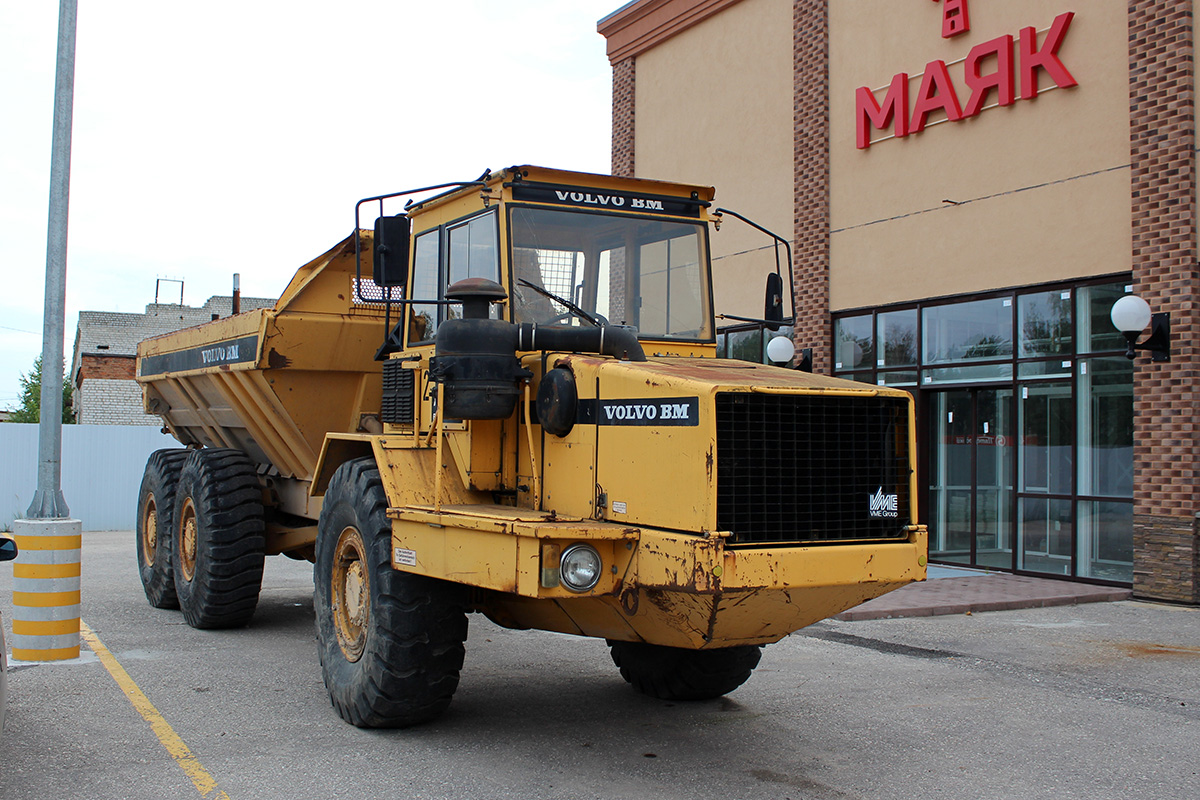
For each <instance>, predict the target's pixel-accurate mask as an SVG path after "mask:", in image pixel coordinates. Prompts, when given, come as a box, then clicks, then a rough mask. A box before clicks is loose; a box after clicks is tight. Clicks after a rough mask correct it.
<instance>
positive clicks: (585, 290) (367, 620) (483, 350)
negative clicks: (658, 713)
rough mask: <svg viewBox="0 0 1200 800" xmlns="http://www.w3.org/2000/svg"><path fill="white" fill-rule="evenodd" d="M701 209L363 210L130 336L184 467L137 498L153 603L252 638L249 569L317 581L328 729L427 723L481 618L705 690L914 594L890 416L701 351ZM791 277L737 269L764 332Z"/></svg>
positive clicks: (565, 187) (156, 466) (527, 191)
mask: <svg viewBox="0 0 1200 800" xmlns="http://www.w3.org/2000/svg"><path fill="white" fill-rule="evenodd" d="M406 195H407V196H409V197H410V200H409V202H408V203H406V204H404V205H403V207H402V208H400V206H399V204H400V203H401V202H402V199H403V198H404V197H405V196H406ZM416 195H421V197H422V199H420V200H419V201H416V202H414V201H413V200H412V199H411V197H413V196H416ZM713 196H714V192H713V190H712V189H711V188H708V187H702V186H690V185H682V184H674V183H664V182H658V181H648V180H638V179H627V178H615V177H610V176H602V175H589V174H582V173H575V172H566V171H560V170H550V169H544V168H539V167H512V168H510V169H507V170H503V171H500V172H488V173H485V174H484V175H483V176H481V177H480V178H479V179H478V180H475V181H467V182H464V183H458V184H446V185H444V186H435V187H424V188H423V189H419V190H414V191H413V192H406V193H399V194H396V195H386V196H383V197H375V198H368V199H367V200H364V201H362V202H360V203H359V205H358V207H357V208H356V214H355V216H356V223H355V231H354V233H353V235H351V236H350V237H349V238H348V239H346V240H345V241H343V242H341V243H340V244H338V245H337V246H336V247H334V248H333V249H332V250H330V251H329V252H327V253H325V254H324V255H323V256H321V257H320V258H317V259H316V260H314V261H312V262H311V263H309V264H307V265H305V266H304V267H302V268H301V269H300V271H299V272H297V273H296V276H295V277H294V278H293V279H292V281H291V283H290V284H289V285H288V287H287V289H286V291H285V292H284V293H283V295H282V297H280V299H279V301H278V303H276V305H275V307H274V308H270V309H260V310H255V311H251V312H247V313H243V314H237V315H235V316H232V317H229V318H226V319H221V320H216V321H214V322H211V323H208V324H205V325H201V326H198V327H195V328H191V329H188V330H183V331H180V332H177V333H173V334H168V335H166V336H161V337H158V338H155V339H150V340H148V341H146V342H144V343H143V344H142V346H141V347H140V349H139V351H138V380H139V381H140V382H141V384H142V387H143V391H144V399H145V407H146V409H147V411H148V412H150V413H154V414H157V415H159V416H161V417H162V419H163V420H164V421H165V423H166V427H167V428H168V429H169V430H170V432H171V433H172V434H174V436H175V437H176V438H177V439H178V440H179V441H180V442H181V443H182V444H183V445H185V447H183V448H180V449H177V450H162V451H159V452H157V453H154V454H153V455H152V456H151V458H150V460H149V463H148V464H147V465H146V473H145V477H144V479H143V483H142V488H141V492H140V496H139V498H138V523H137V559H138V566H139V569H140V572H141V578H142V582H143V585H144V587H145V590H146V596H147V598H148V599H149V601H150V603H151V604H152V605H153V606H155V607H159V608H174V607H178V608H180V609H181V610H182V612H183V615H184V617H185V619H186V620H187V622H188V623H189V624H190V625H192V626H194V627H197V628H220V627H231V626H240V625H244V624H246V623H247V622H248V621H249V620H250V618H251V616H252V614H253V613H254V608H255V605H256V603H257V600H258V594H259V591H260V587H261V584H262V574H263V562H264V557H265V556H267V555H275V554H283V555H286V556H290V557H293V558H300V559H307V560H310V561H312V562H313V564H314V583H315V589H314V606H315V610H316V622H317V638H318V650H319V655H320V663H321V668H322V671H323V674H324V680H325V685H326V687H327V688H328V690H329V695H330V698H331V700H332V703H333V706H334V707H335V708H336V709H337V712H338V713H339V714H340V715H341V716H342V717H343V718H344V719H346V720H347V721H349V722H351V723H353V724H354V725H358V726H363V727H402V726H407V725H412V724H415V723H420V722H424V721H427V720H430V719H432V718H434V717H436V716H437V715H438V714H440V713H441V712H443V711H444V710H445V709H446V707H447V706H448V705H449V703H450V701H451V697H452V696H453V694H454V691H455V689H456V687H457V685H458V681H459V672H460V670H461V668H462V664H463V657H464V642H465V640H466V635H467V614H468V613H471V612H478V613H481V614H484V615H485V616H487V617H488V618H489V619H490V620H492V621H494V622H495V623H497V624H499V625H502V626H505V627H508V628H516V629H529V628H535V629H539V630H546V631H557V632H560V633H568V634H576V635H580V636H593V637H599V638H603V639H605V640H607V642H608V645H609V647H610V652H611V656H612V660H613V661H614V662H615V664H616V666H617V667H618V668H619V669H620V673H621V675H622V676H623V677H624V678H625V680H626V681H628V682H629V683H630V684H632V685H633V686H634V687H636V688H637V689H638V690H640V691H642V692H644V693H647V694H649V695H652V696H655V697H659V698H668V699H706V698H713V697H717V696H720V695H723V694H725V693H727V692H730V691H732V690H733V689H735V688H737V687H738V686H739V685H741V684H742V683H743V682H744V681H745V680H746V679H747V678H748V677H749V676H750V673H751V671H752V670H753V669H754V668H755V666H757V664H758V661H759V656H760V653H761V649H762V647H763V646H764V645H766V644H770V643H771V642H775V641H778V640H779V639H781V638H782V637H784V636H786V635H788V634H789V633H791V632H793V631H796V630H798V629H800V628H803V627H805V626H806V625H809V624H811V623H813V622H816V621H818V620H821V619H824V618H826V617H829V616H831V615H833V614H836V613H838V612H840V611H842V610H844V609H847V608H850V607H852V606H855V605H857V604H859V603H861V602H863V601H865V600H868V599H870V598H873V597H876V596H878V595H881V594H884V593H885V592H888V591H890V590H892V589H895V588H897V587H899V586H902V585H904V584H907V583H909V582H911V581H916V580H923V579H924V577H925V560H926V547H927V536H926V531H925V529H924V528H923V527H922V526H920V525H918V524H916V509H915V503H914V495H915V474H914V469H913V465H914V452H915V448H914V423H913V407H912V400H911V398H910V396H909V395H908V394H906V393H904V392H900V391H895V390H891V389H887V388H883V387H875V386H868V385H863V384H858V383H851V382H847V381H842V380H836V379H832V378H827V377H822V376H818V375H813V374H811V373H809V372H806V371H803V370H800V369H789V368H783V367H779V366H766V365H761V364H754V363H748V362H743V361H733V360H726V359H720V360H718V359H717V358H716V350H717V345H716V342H717V336H716V327H715V326H716V318H715V315H714V310H713V308H714V304H713V297H712V279H711V278H712V276H711V261H710V257H709V237H710V228H712V229H716V228H719V226H720V220H721V219H722V218H725V217H726V216H727V215H732V216H734V217H737V218H738V219H744V218H742V217H741V216H740V215H737V214H734V213H733V212H726V211H724V210H721V209H713V208H712V200H713ZM389 206H390V208H389ZM397 208H400V210H399V213H390V212H393V211H396V210H397ZM364 216H371V217H373V223H370V222H367V221H366V220H364ZM730 224H732V223H730ZM751 224H752V225H753V223H751ZM754 227H756V228H757V227H758V226H756V225H755V226H754ZM759 230H760V231H763V232H764V233H766V231H765V230H764V229H762V228H759ZM716 235H719V234H716ZM775 239H776V243H775V245H774V246H775V247H776V249H777V251H778V248H779V247H780V246H781V245H782V246H784V247H786V243H785V242H783V240H782V239H779V238H778V237H775ZM770 246H771V245H770V244H769V243H768V245H767V247H766V248H765V249H768V250H769V249H770ZM781 261H782V259H779V258H777V267H776V271H775V272H773V273H769V274H767V275H765V276H757V277H755V276H748V280H754V281H755V282H757V281H759V280H761V279H762V278H763V277H765V278H766V284H767V302H766V305H765V308H764V314H763V318H762V319H761V320H757V321H759V322H761V323H762V324H763V325H765V326H767V327H768V328H770V329H772V330H776V329H778V328H779V327H780V326H781V325H787V324H790V323H791V322H792V320H790V319H787V318H785V317H784V315H783V310H784V308H785V307H786V306H788V305H789V304H790V298H789V297H787V295H786V293H785V291H784V289H783V283H784V270H781V269H780V268H779V267H778V264H779V263H780V262H781ZM783 263H786V264H789V265H790V255H789V256H788V257H787V260H786V261H783ZM788 272H790V270H788ZM789 283H790V280H789ZM740 319H745V318H740ZM784 343H786V346H785V347H784V348H783V349H784V350H785V352H784V355H783V358H782V359H777V360H782V361H786V360H787V359H788V358H789V357H790V352H791V348H790V342H787V341H786V340H784ZM771 349H772V352H773V353H774V352H776V351H777V350H778V349H779V346H778V345H775V344H773V345H772V348H771Z"/></svg>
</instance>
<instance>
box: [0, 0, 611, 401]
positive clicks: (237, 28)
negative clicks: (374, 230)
mask: <svg viewBox="0 0 1200 800" xmlns="http://www.w3.org/2000/svg"><path fill="white" fill-rule="evenodd" d="M79 5H80V8H79V22H78V41H77V45H76V59H75V111H74V145H73V148H72V159H71V199H70V233H69V244H68V254H67V314H66V348H65V349H66V353H65V358H66V361H67V366H68V368H69V366H70V358H71V348H72V345H73V343H74V337H75V326H76V321H77V317H78V313H79V311H81V310H88V311H125V312H141V311H143V310H144V309H145V306H146V304H147V303H150V302H153V300H154V290H155V280H156V279H157V278H172V279H179V280H182V281H183V282H184V292H183V297H184V302H185V303H186V304H188V305H193V306H195V305H201V304H202V303H203V302H204V301H205V300H207V299H208V298H209V297H210V296H212V295H215V294H226V295H227V294H229V293H230V291H231V286H232V275H233V273H235V272H237V273H240V274H241V290H242V294H243V295H244V296H255V297H277V296H278V295H279V294H280V293H281V292H282V291H283V288H284V287H285V286H286V285H287V281H288V279H289V278H290V277H291V276H292V274H293V273H294V272H295V270H296V269H297V268H298V267H300V266H301V265H302V264H304V263H305V262H307V261H308V260H309V259H311V258H313V257H315V256H317V255H320V254H321V253H322V252H324V251H325V250H327V249H328V248H329V247H331V246H332V245H334V244H336V243H337V242H338V241H340V240H341V239H342V238H344V237H345V236H346V235H348V234H349V233H350V231H351V229H352V228H353V225H354V203H355V202H356V201H357V200H359V199H361V198H363V197H368V196H372V195H376V194H384V193H387V192H390V191H397V190H400V189H405V188H411V187H417V186H424V185H429V184H435V183H444V182H447V181H453V180H471V179H473V178H475V177H476V176H478V175H479V174H480V173H481V172H483V170H484V169H486V168H492V169H498V168H501V167H505V166H510V165H512V164H521V163H529V164H539V165H544V166H552V167H562V168H567V169H577V170H583V171H588V172H607V171H608V170H609V166H610V161H609V157H610V156H609V154H610V136H611V127H610V126H611V80H612V79H611V71H610V67H609V64H608V59H607V58H606V57H605V54H604V46H605V42H604V38H603V37H601V36H600V35H599V34H598V33H596V23H597V21H598V20H599V19H600V18H601V17H604V16H605V15H607V14H609V13H611V12H613V11H615V10H616V9H618V8H620V7H621V6H622V5H623V0H503V2H500V1H499V0H439V1H438V2H434V3H424V2H411V1H410V0H342V2H339V3H330V2H328V0H290V1H289V2H283V1H282V0H237V2H233V1H232V0H209V2H207V3H203V4H197V3H172V2H163V0H104V2H89V1H88V0H82V1H81V2H80V4H79ZM57 33H58V3H57V2H55V1H54V0H32V1H31V0H0V115H2V119H3V122H2V123H0V271H2V272H0V274H3V287H2V290H0V409H3V408H10V407H13V406H15V404H16V400H17V396H18V376H19V375H20V373H22V372H28V371H29V369H30V368H31V366H32V365H33V361H34V359H35V358H36V357H37V356H38V355H39V354H40V353H41V341H42V339H41V336H42V307H43V287H44V283H45V269H46V224H47V208H48V202H49V180H50V143H51V142H50V140H51V120H52V114H53V95H54V66H55V57H56V51H55V48H56V41H57ZM178 292H179V288H178V284H174V285H170V284H169V285H167V288H166V291H165V292H164V295H165V296H166V297H167V298H168V300H169V298H170V297H171V296H172V295H173V297H174V298H176V299H177V298H178V296H179V295H178Z"/></svg>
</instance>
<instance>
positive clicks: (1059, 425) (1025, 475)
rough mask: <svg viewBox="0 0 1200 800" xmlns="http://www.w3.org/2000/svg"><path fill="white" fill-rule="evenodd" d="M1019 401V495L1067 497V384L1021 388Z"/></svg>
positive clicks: (1069, 472) (1069, 474) (1069, 473)
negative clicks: (1020, 492)
mask: <svg viewBox="0 0 1200 800" xmlns="http://www.w3.org/2000/svg"><path fill="white" fill-rule="evenodd" d="M1020 398H1021V400H1020V405H1019V408H1020V418H1021V419H1020V425H1021V459H1020V462H1019V463H1020V467H1019V469H1020V475H1019V477H1018V481H1017V482H1018V485H1019V486H1020V487H1021V491H1022V492H1036V493H1039V494H1071V477H1072V473H1073V469H1072V466H1071V443H1072V440H1073V438H1074V437H1073V436H1072V434H1073V433H1074V431H1073V420H1072V418H1071V384H1069V383H1052V384H1044V383H1043V384H1036V385H1033V386H1022V387H1021V391H1020Z"/></svg>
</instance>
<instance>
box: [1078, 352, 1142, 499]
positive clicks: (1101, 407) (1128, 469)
mask: <svg viewBox="0 0 1200 800" xmlns="http://www.w3.org/2000/svg"><path fill="white" fill-rule="evenodd" d="M1076 413H1077V415H1078V439H1077V442H1078V448H1079V494H1080V495H1084V496H1088V497H1115V498H1129V499H1132V498H1133V362H1131V361H1129V360H1128V359H1127V358H1125V357H1124V356H1116V357H1113V358H1089V359H1084V360H1080V362H1079V377H1078V383H1077V402H1076Z"/></svg>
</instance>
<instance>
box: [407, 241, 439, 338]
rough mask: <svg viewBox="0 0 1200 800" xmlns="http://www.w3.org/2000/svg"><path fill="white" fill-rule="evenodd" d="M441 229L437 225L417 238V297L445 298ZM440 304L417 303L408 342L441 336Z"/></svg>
mask: <svg viewBox="0 0 1200 800" xmlns="http://www.w3.org/2000/svg"><path fill="white" fill-rule="evenodd" d="M441 250H442V248H441V230H440V229H438V228H434V229H433V230H431V231H426V232H425V233H422V234H421V235H420V236H418V237H417V241H416V248H415V252H414V254H413V299H414V300H422V299H428V300H434V299H439V298H440V297H441V291H440V290H439V287H440V285H441V281H440V280H439V277H440V274H441V260H442V259H441ZM437 325H438V306H437V305H436V304H434V303H413V305H412V306H410V311H409V317H408V343H409V344H410V345H413V344H421V343H424V342H432V341H433V340H434V338H435V337H436V336H437Z"/></svg>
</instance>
